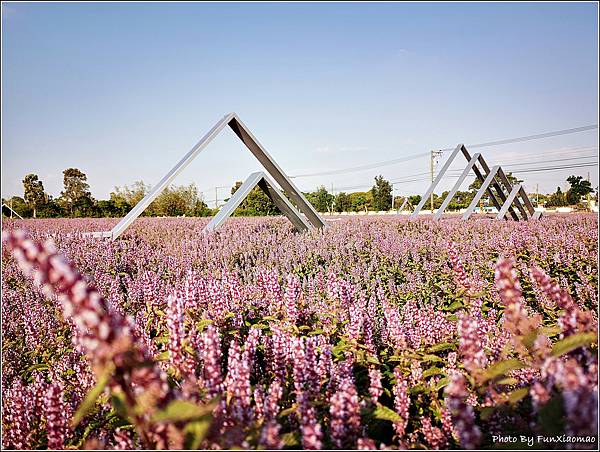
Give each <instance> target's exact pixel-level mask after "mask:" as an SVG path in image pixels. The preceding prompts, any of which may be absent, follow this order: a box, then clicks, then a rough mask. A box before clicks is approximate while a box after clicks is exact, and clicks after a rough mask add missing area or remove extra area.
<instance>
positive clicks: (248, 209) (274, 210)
mask: <svg viewBox="0 0 600 452" xmlns="http://www.w3.org/2000/svg"><path fill="white" fill-rule="evenodd" d="M241 186H242V182H241V181H237V182H236V183H235V185H234V186H233V187H231V194H232V195H233V194H234V193H235V192H236V191H238V189H239V188H240V187H241ZM234 214H235V215H236V216H249V217H255V216H266V215H280V214H281V211H280V210H279V208H278V207H277V206H276V205H275V204H274V203H273V201H271V198H269V197H268V196H267V195H266V194H265V192H264V191H262V190H261V188H260V187H258V186H256V187H254V188H253V189H252V190H251V191H250V193H248V196H246V199H244V200H243V201H242V203H241V204H240V205H239V207H238V208H237V209H236V210H235V213H234Z"/></svg>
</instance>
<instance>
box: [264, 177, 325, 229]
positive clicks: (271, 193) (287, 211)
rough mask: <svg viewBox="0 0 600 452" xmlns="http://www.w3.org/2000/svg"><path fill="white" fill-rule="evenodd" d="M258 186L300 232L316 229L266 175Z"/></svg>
mask: <svg viewBox="0 0 600 452" xmlns="http://www.w3.org/2000/svg"><path fill="white" fill-rule="evenodd" d="M258 186H259V187H260V188H261V189H262V191H263V192H265V194H266V195H267V196H268V197H269V199H270V200H271V201H273V204H275V205H276V206H277V208H278V209H279V210H280V211H281V213H283V214H284V215H285V216H286V217H287V218H288V220H290V221H291V222H292V224H293V225H294V227H295V228H296V230H297V231H298V232H304V231H309V230H311V229H314V228H315V227H314V226H313V225H312V224H311V223H310V222H309V221H308V219H307V218H306V217H305V216H303V215H302V214H301V213H300V212H298V210H296V208H295V207H294V205H293V204H292V203H291V202H290V201H289V199H287V198H286V197H285V195H283V194H282V193H281V192H280V191H279V190H278V189H277V188H275V186H274V184H273V182H272V181H271V180H270V179H269V178H268V177H267V176H266V175H265V176H264V177H263V178H262V179H261V180H259V181H258Z"/></svg>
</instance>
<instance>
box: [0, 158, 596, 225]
mask: <svg viewBox="0 0 600 452" xmlns="http://www.w3.org/2000/svg"><path fill="white" fill-rule="evenodd" d="M507 176H508V178H509V180H510V182H511V183H513V184H514V183H520V182H522V181H520V180H518V179H517V178H516V177H514V176H513V175H512V174H510V173H509V174H508V175H507ZM567 181H568V182H569V184H570V188H569V190H568V191H567V192H566V193H563V192H562V191H561V189H560V187H558V188H557V190H556V193H553V194H551V195H541V199H539V198H538V200H540V201H542V203H545V205H546V206H547V207H561V206H568V205H575V204H578V203H579V202H580V200H581V198H582V197H584V196H587V195H588V194H590V193H593V192H594V190H593V188H592V186H591V184H590V182H589V181H587V180H584V179H583V178H582V177H581V176H570V177H569V178H567ZM241 185H242V182H236V183H235V185H234V186H233V187H232V188H231V194H232V195H233V194H234V193H235V192H236V190H237V189H238V188H239V187H240V186H241ZM63 186H64V189H63V191H62V192H61V193H60V196H59V197H58V198H56V199H54V198H53V197H52V196H50V195H49V194H47V193H46V192H45V190H44V184H43V182H42V181H41V180H39V178H38V176H37V175H35V174H28V175H26V176H25V178H24V179H23V190H24V195H23V198H20V197H17V196H14V197H12V198H11V199H9V200H5V199H4V198H3V199H2V203H3V205H8V206H10V207H11V208H12V209H13V210H14V211H15V212H16V213H18V214H19V215H21V216H22V217H33V218H51V217H122V216H124V215H126V214H127V212H129V211H130V210H131V209H132V208H133V207H134V206H135V205H136V204H137V203H138V202H139V201H140V200H141V199H142V198H143V197H144V196H146V194H147V193H148V192H149V191H150V186H149V185H146V184H145V183H144V182H142V181H137V182H135V183H134V184H133V185H131V186H127V185H125V186H123V187H115V190H114V191H113V192H112V193H111V194H110V198H109V199H107V200H96V199H94V198H93V196H92V194H91V192H90V186H89V184H88V182H87V176H86V174H85V173H83V172H82V171H80V170H79V169H77V168H68V169H66V170H64V171H63ZM480 186H481V182H480V181H479V180H478V179H475V181H474V182H473V183H472V184H471V185H470V186H469V188H468V190H467V191H459V192H457V193H456V195H455V196H454V198H453V199H452V201H451V202H450V204H449V206H448V208H449V209H450V210H458V209H462V208H466V207H467V206H468V205H469V204H470V203H471V201H472V200H473V197H474V196H475V193H476V192H477V190H478V189H479V188H480ZM392 191H393V190H392V184H391V183H390V182H389V181H387V180H386V179H384V178H383V177H382V176H377V177H375V183H374V184H373V187H372V188H371V189H370V190H369V191H364V192H354V193H345V192H340V193H337V194H336V195H334V194H332V193H329V192H328V191H327V189H326V188H325V187H324V186H321V187H319V188H318V189H317V190H316V191H314V192H310V193H304V195H305V196H306V198H307V200H308V201H309V202H310V203H311V204H312V205H313V206H314V207H315V209H316V210H317V211H319V212H360V211H373V210H374V211H387V210H390V209H392V207H393V208H395V209H398V208H400V206H401V205H402V204H403V201H404V198H400V197H398V198H395V199H394V200H392ZM447 194H448V192H447V191H446V192H443V193H442V194H441V195H440V196H438V195H434V199H433V206H434V208H438V207H440V205H441V204H442V201H443V199H444V198H445V197H446V196H447ZM596 196H597V194H596ZM420 200H421V196H419V195H412V196H409V197H408V203H409V204H410V205H411V206H415V205H416V204H418V203H419V201H420ZM226 201H227V199H226ZM392 202H393V203H394V205H393V206H392ZM428 207H429V206H428ZM215 210H216V209H210V208H209V207H208V206H207V204H206V203H205V202H204V200H203V199H202V196H201V195H200V194H199V193H198V189H197V188H196V185H195V184H190V185H187V186H186V185H181V186H169V187H167V188H166V189H165V190H163V192H162V193H161V194H160V195H159V196H158V197H157V198H156V199H155V200H154V201H153V202H152V204H150V206H149V207H148V208H147V209H146V210H145V211H144V213H143V215H145V216H182V215H185V216H211V215H213V214H214V213H215ZM2 212H3V213H4V214H8V213H9V211H8V209H5V207H4V206H3V208H2ZM278 214H280V212H279V209H278V208H277V207H276V206H275V205H274V204H273V202H272V201H271V200H270V199H269V198H268V196H267V195H265V194H264V193H263V192H262V190H260V188H258V187H255V188H254V190H252V191H251V192H250V194H249V195H248V197H247V198H246V199H245V200H244V201H243V202H242V204H241V205H240V207H239V208H238V209H237V210H236V212H235V215H238V216H255V215H278Z"/></svg>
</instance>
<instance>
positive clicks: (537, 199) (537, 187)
mask: <svg viewBox="0 0 600 452" xmlns="http://www.w3.org/2000/svg"><path fill="white" fill-rule="evenodd" d="M535 203H536V204H537V206H538V209H539V208H540V184H535Z"/></svg>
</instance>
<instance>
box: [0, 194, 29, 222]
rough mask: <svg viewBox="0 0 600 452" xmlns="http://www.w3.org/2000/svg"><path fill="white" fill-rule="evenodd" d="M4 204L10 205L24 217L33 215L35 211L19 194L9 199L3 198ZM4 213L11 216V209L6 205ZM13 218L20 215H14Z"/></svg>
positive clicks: (3, 208)
mask: <svg viewBox="0 0 600 452" xmlns="http://www.w3.org/2000/svg"><path fill="white" fill-rule="evenodd" d="M2 204H4V205H6V206H8V207H10V208H11V209H12V210H13V211H14V212H16V213H18V214H19V215H20V216H22V217H23V218H27V217H31V215H32V213H33V211H32V209H31V207H29V205H28V204H27V203H26V202H25V200H24V199H23V198H21V197H19V196H13V197H12V198H9V199H4V198H2ZM2 213H3V214H4V215H5V216H7V217H10V216H11V213H10V209H8V208H7V207H4V206H3V207H2ZM13 218H18V217H17V216H13Z"/></svg>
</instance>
